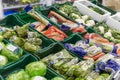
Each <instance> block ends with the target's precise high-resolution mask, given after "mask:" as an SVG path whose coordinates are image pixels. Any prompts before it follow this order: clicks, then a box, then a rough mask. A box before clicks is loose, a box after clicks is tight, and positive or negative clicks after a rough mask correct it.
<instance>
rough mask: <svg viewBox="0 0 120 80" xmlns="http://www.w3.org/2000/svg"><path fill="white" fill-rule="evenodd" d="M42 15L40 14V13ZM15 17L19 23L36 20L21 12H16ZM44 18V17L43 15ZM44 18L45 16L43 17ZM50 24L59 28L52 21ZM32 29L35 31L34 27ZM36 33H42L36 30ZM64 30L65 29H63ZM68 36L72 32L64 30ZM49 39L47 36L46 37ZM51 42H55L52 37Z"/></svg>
mask: <svg viewBox="0 0 120 80" xmlns="http://www.w3.org/2000/svg"><path fill="white" fill-rule="evenodd" d="M40 15H42V14H40ZM15 17H16V18H17V19H18V20H19V22H20V23H22V24H26V23H32V22H35V21H37V20H36V19H34V18H33V17H31V16H30V15H28V14H27V13H21V14H16V15H15ZM44 18H45V17H44ZM45 19H46V18H45ZM52 25H55V26H56V27H57V28H58V29H60V27H59V25H56V24H54V23H52ZM31 29H33V30H34V31H37V30H36V29H34V28H31ZM37 32H38V33H40V34H41V35H43V34H42V33H41V32H39V31H37ZM64 32H65V31H64ZM65 33H66V34H67V35H68V36H69V35H71V34H72V32H71V31H66V32H65ZM43 36H44V37H45V38H48V37H47V36H45V35H43ZM48 39H49V38H48ZM51 40H52V41H53V42H56V41H55V40H54V39H51Z"/></svg>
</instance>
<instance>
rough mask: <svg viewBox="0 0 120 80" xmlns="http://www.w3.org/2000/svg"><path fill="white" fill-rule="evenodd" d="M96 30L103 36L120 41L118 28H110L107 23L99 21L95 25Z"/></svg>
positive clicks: (115, 41) (113, 40)
mask: <svg viewBox="0 0 120 80" xmlns="http://www.w3.org/2000/svg"><path fill="white" fill-rule="evenodd" d="M93 28H94V30H95V31H96V32H98V33H99V34H100V35H102V36H103V37H105V38H107V39H108V40H110V41H112V42H114V43H120V40H119V38H120V36H119V35H120V31H118V30H117V29H113V28H110V27H109V26H108V25H107V24H105V23H99V24H98V25H96V26H95V27H93Z"/></svg>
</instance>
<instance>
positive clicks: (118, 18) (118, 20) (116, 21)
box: [106, 13, 120, 30]
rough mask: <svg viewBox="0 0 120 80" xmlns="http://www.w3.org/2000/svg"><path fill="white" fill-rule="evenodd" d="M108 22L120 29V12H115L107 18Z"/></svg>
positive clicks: (112, 26) (109, 24)
mask: <svg viewBox="0 0 120 80" xmlns="http://www.w3.org/2000/svg"><path fill="white" fill-rule="evenodd" d="M106 23H107V25H108V26H110V27H111V28H116V29H118V30H120V13H119V14H115V15H113V16H111V17H108V18H107V20H106Z"/></svg>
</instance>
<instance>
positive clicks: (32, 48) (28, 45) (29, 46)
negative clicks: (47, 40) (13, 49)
mask: <svg viewBox="0 0 120 80" xmlns="http://www.w3.org/2000/svg"><path fill="white" fill-rule="evenodd" d="M24 49H25V50H27V51H29V52H36V51H37V50H38V47H37V46H35V45H33V44H32V43H29V42H25V44H24Z"/></svg>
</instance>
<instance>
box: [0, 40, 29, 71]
mask: <svg viewBox="0 0 120 80" xmlns="http://www.w3.org/2000/svg"><path fill="white" fill-rule="evenodd" d="M2 42H3V43H4V44H6V45H7V44H10V43H9V41H7V40H5V39H4V40H3V41H2ZM13 45H15V44H13ZM15 46H16V47H19V46H17V45H15ZM19 48H20V47H19ZM26 54H28V53H27V52H25V51H23V55H22V56H21V57H20V58H19V59H18V60H20V59H21V58H22V57H24V56H25V55H26ZM18 60H16V61H12V62H10V61H9V62H8V63H7V64H6V65H4V66H1V67H0V69H2V68H4V67H7V66H10V65H12V64H14V63H16V62H17V61H18Z"/></svg>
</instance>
